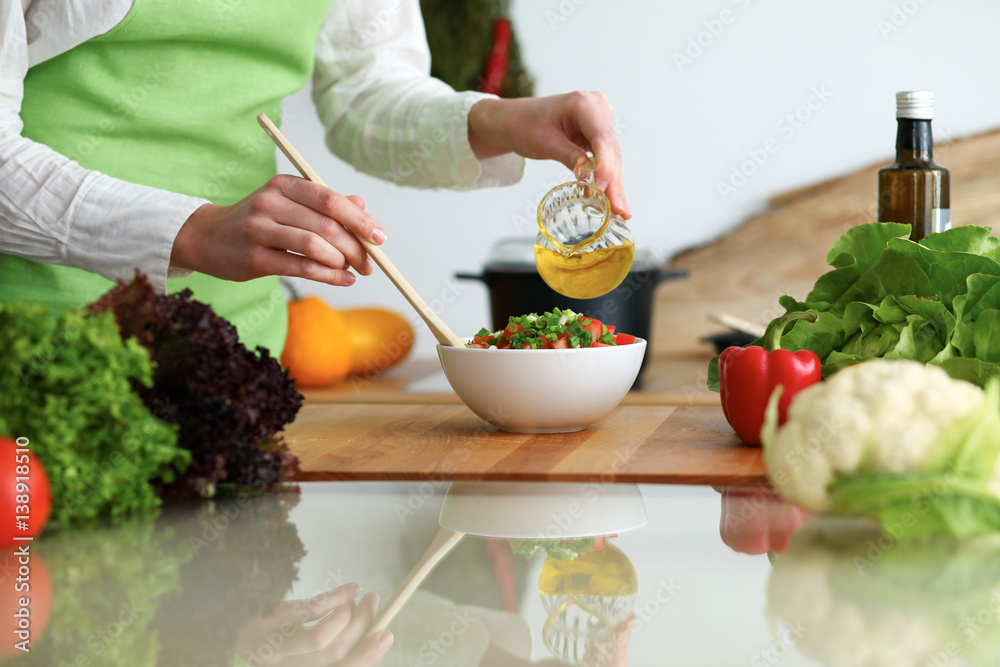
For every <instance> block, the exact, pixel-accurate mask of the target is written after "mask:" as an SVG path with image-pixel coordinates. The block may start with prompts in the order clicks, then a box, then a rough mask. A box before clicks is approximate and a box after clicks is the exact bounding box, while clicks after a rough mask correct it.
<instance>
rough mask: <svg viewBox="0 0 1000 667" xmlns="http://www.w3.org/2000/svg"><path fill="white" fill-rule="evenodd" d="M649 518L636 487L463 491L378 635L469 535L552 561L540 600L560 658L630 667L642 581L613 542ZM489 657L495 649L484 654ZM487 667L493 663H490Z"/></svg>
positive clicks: (473, 487)
mask: <svg viewBox="0 0 1000 667" xmlns="http://www.w3.org/2000/svg"><path fill="white" fill-rule="evenodd" d="M646 520H647V518H646V509H645V506H644V505H643V502H642V495H641V494H640V492H639V488H638V487H637V486H635V485H618V486H611V485H603V486H598V485H594V484H538V483H478V484H477V483H456V484H454V485H452V486H451V488H450V489H449V491H448V493H447V495H446V497H445V499H444V503H443V506H442V508H441V515H440V519H439V522H440V525H441V527H440V530H439V531H438V534H437V535H436V536H435V538H434V540H433V541H432V542H431V545H430V546H429V547H428V549H427V551H426V552H425V553H424V555H423V556H422V557H421V558H420V560H419V561H418V562H417V564H416V565H415V566H414V568H413V569H412V570H411V572H410V574H409V575H407V577H406V578H405V579H404V580H403V583H402V584H400V586H399V588H397V590H396V592H395V593H394V594H393V596H392V597H391V598H390V599H389V601H388V602H387V603H386V606H385V607H383V609H382V611H380V612H379V615H378V616H377V617H376V621H375V626H374V630H373V631H374V632H377V631H379V630H381V629H382V628H384V627H386V626H388V625H389V623H390V622H391V621H392V620H393V618H394V617H395V615H396V614H397V613H399V611H401V610H402V608H403V606H404V605H405V604H406V603H407V601H408V600H409V599H410V597H411V596H412V595H413V594H414V592H415V591H416V590H417V588H418V587H419V585H420V584H421V583H422V582H423V580H424V578H425V577H427V575H428V574H430V572H431V571H432V570H433V569H434V567H435V566H436V565H437V563H438V562H439V561H440V560H441V559H443V558H444V557H445V555H446V554H447V553H448V552H449V551H450V550H451V549H453V548H454V547H455V546H456V545H457V544H458V543H459V541H460V540H461V539H462V538H463V537H464V536H465V535H475V536H478V537H482V538H493V539H499V540H507V541H508V542H509V543H510V547H511V549H512V550H513V551H515V552H517V553H518V554H520V555H521V556H527V557H530V556H531V555H533V554H535V553H536V552H543V553H546V554H547V555H548V557H547V559H546V561H545V563H544V564H543V566H542V572H541V575H540V580H539V593H540V595H541V596H542V599H543V601H544V603H545V605H546V609H547V611H548V614H549V615H548V618H547V619H546V622H545V626H544V628H543V630H542V635H543V638H544V642H545V645H546V646H547V647H548V648H549V650H550V651H551V652H552V654H553V655H555V656H556V657H558V658H561V659H562V660H564V661H566V663H568V664H579V665H588V666H590V667H600V666H602V665H611V664H615V663H614V662H612V659H613V658H614V656H616V655H617V656H618V661H617V664H622V663H621V660H623V659H624V656H625V655H626V652H627V649H626V644H627V637H628V628H629V627H630V612H631V607H632V604H634V600H635V593H636V587H637V585H636V575H635V570H634V568H633V567H632V564H631V563H630V562H629V560H628V558H627V557H626V556H625V555H624V553H622V552H621V551H620V550H619V549H617V548H616V547H614V546H612V545H611V544H609V543H608V542H607V539H608V536H609V535H611V534H612V533H615V534H617V532H624V531H627V530H631V529H634V528H638V527H640V526H642V525H643V524H645V523H646ZM494 553H496V550H495V549H494ZM498 652H502V653H505V654H506V655H505V656H504V660H505V664H509V665H516V664H527V663H523V662H522V661H521V660H520V659H517V658H516V656H515V655H513V654H511V653H510V652H509V651H504V650H502V649H499V648H498V649H496V650H494V651H493V652H492V653H493V654H494V655H495V654H497V653H498ZM401 653H405V651H401ZM489 654H490V652H489V650H488V649H487V650H486V652H485V653H484V656H489ZM463 659H466V660H467V659H468V656H463ZM435 661H436V659H435ZM444 664H452V663H450V662H447V661H446V662H445V663H444ZM466 664H467V663H466ZM475 664H480V663H475ZM481 664H492V660H490V659H489V658H488V657H487V658H485V659H484V661H483V662H482V663H481Z"/></svg>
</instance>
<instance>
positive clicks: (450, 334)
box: [257, 114, 465, 347]
mask: <svg viewBox="0 0 1000 667" xmlns="http://www.w3.org/2000/svg"><path fill="white" fill-rule="evenodd" d="M257 122H259V123H260V126H261V127H263V128H264V131H265V132H267V134H268V136H269V137H271V140H272V141H273V142H274V143H275V145H276V146H277V147H278V148H280V149H281V152H282V153H284V154H285V157H287V158H288V160H289V161H290V162H291V163H292V164H293V165H294V166H295V168H296V169H298V170H299V173H300V174H302V177H303V178H305V179H306V180H308V181H312V182H313V183H318V184H320V185H322V186H324V187H325V186H326V183H324V182H323V179H321V178H320V177H319V174H317V173H316V172H315V171H313V168H312V167H310V166H309V164H308V163H307V162H306V161H305V159H303V157H302V156H301V155H299V152H298V151H297V150H295V147H294V146H292V145H291V144H290V143H289V142H288V139H286V138H285V135H283V134H282V133H281V130H279V129H278V128H277V127H276V126H275V125H274V123H272V122H271V119H270V118H268V117H267V114H260V115H258V116H257ZM345 229H346V228H345ZM348 231H351V230H348ZM351 234H352V235H353V236H354V238H356V239H358V241H359V242H360V243H361V245H362V246H364V249H365V251H366V252H367V253H368V255H369V256H370V257H371V258H372V260H374V262H375V264H377V265H378V267H379V268H380V269H382V271H383V273H385V275H386V276H388V277H389V280H390V281H392V284H393V285H395V286H396V289H398V290H399V291H400V292H401V293H402V294H403V296H404V297H406V300H407V301H409V302H410V305H411V306H413V309H414V310H416V311H417V314H418V315H420V317H421V318H423V320H424V323H425V324H427V327H428V328H429V329H430V330H431V332H432V333H433V334H434V337H435V338H436V339H437V341H438V342H439V343H441V344H442V345H451V346H452V347H464V346H465V343H463V342H462V340H461V339H460V338H459V337H458V336H456V335H455V332H454V331H452V330H451V329H450V328H448V325H447V324H445V323H444V322H443V321H442V320H441V318H440V317H438V316H437V314H436V313H435V312H434V311H433V310H431V309H430V306H428V305H427V303H426V302H425V301H424V300H423V299H422V298H421V297H420V295H419V294H418V293H417V291H416V290H415V289H413V286H412V285H410V283H409V281H407V280H406V278H404V277H403V274H401V273H400V272H399V269H397V268H396V267H395V266H394V265H393V263H392V262H390V261H389V258H388V257H386V256H385V253H384V252H382V248H380V247H379V246H377V245H375V244H374V243H372V242H371V241H369V240H367V239H363V238H361V237H359V236H357V235H356V234H354V232H351Z"/></svg>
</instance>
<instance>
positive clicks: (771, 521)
mask: <svg viewBox="0 0 1000 667" xmlns="http://www.w3.org/2000/svg"><path fill="white" fill-rule="evenodd" d="M808 518H809V513H808V512H806V511H805V510H803V509H801V508H799V507H796V506H795V505H790V504H788V503H786V502H785V501H783V500H782V499H781V497H780V496H779V495H778V494H777V493H775V492H774V491H771V490H770V489H728V488H726V489H723V490H722V516H721V517H720V519H719V534H720V536H721V537H722V541H723V542H724V543H725V544H726V546H728V547H729V548H730V549H732V550H733V551H737V552H739V553H744V554H752V555H757V554H763V553H767V552H768V551H773V552H775V553H779V554H780V553H784V552H785V549H787V548H788V540H789V539H791V537H792V535H793V534H794V533H795V531H796V530H798V528H799V526H801V525H802V524H803V523H804V522H805V521H806V520H807V519H808Z"/></svg>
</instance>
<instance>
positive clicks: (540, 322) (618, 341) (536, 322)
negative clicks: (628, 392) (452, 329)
mask: <svg viewBox="0 0 1000 667" xmlns="http://www.w3.org/2000/svg"><path fill="white" fill-rule="evenodd" d="M633 341H635V336H632V335H631V334H626V333H618V334H616V333H615V327H614V325H610V326H609V325H606V324H604V323H603V322H601V321H600V320H598V319H595V318H593V317H587V316H586V315H582V314H580V313H576V312H573V311H572V310H568V309H567V310H561V309H559V308H553V309H552V311H551V312H546V313H543V314H542V315H538V314H536V313H529V314H528V315H522V316H520V317H511V318H510V322H509V323H508V324H507V326H506V327H505V328H504V329H501V330H500V331H496V332H493V333H491V332H490V331H489V330H487V329H485V328H484V329H480V330H479V333H477V334H476V335H475V337H473V339H472V342H470V343H469V344H468V347H473V348H491V347H495V348H498V349H508V348H512V349H523V350H542V349H569V348H573V347H606V346H609V345H627V344H629V343H632V342H633Z"/></svg>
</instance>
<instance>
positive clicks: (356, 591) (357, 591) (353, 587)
mask: <svg viewBox="0 0 1000 667" xmlns="http://www.w3.org/2000/svg"><path fill="white" fill-rule="evenodd" d="M344 591H345V592H346V593H347V594H348V595H350V596H351V597H352V598H356V597H358V596H359V595H361V585H360V584H357V583H350V584H347V585H346V586H344Z"/></svg>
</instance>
